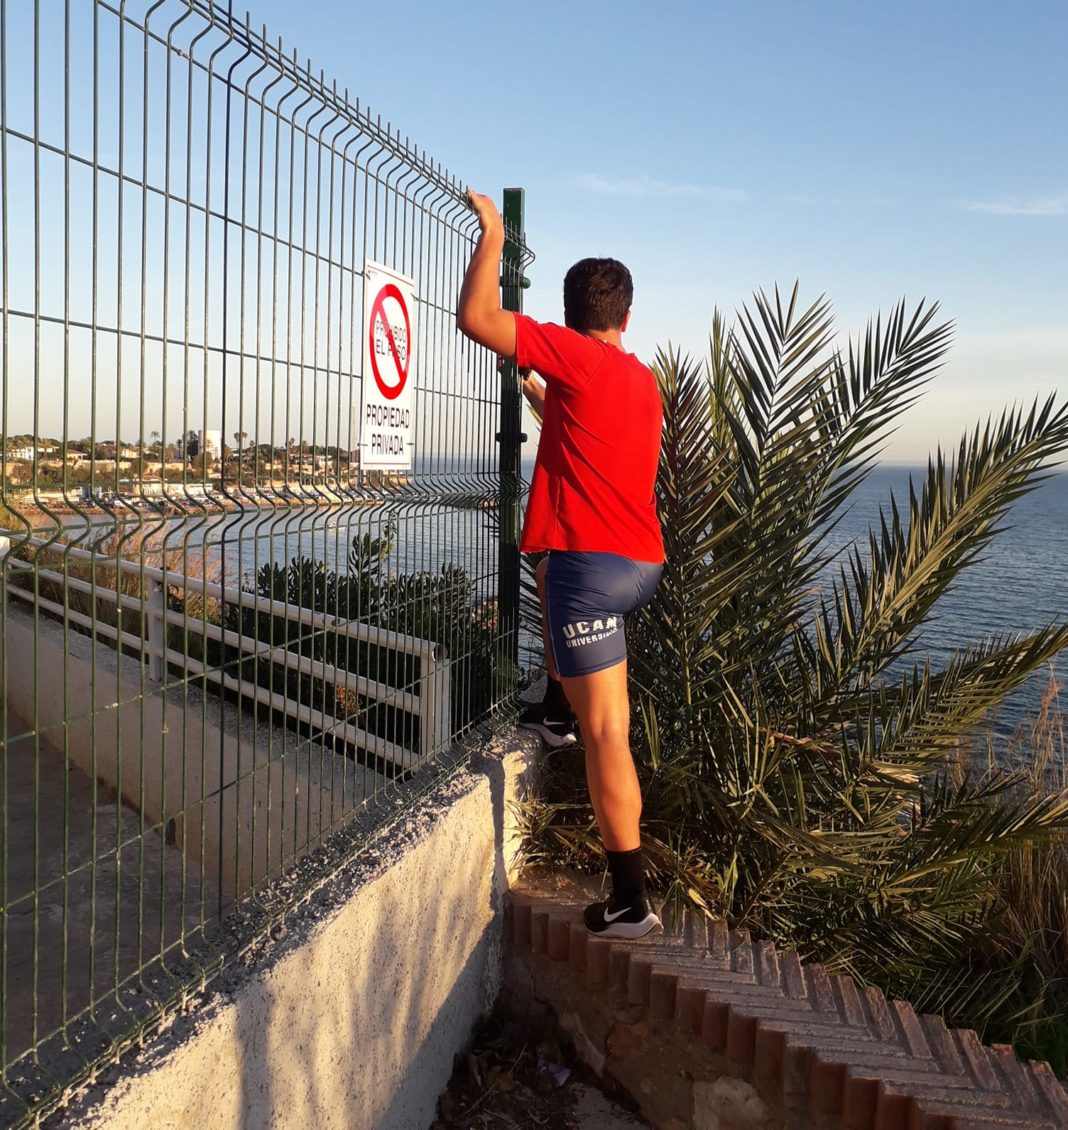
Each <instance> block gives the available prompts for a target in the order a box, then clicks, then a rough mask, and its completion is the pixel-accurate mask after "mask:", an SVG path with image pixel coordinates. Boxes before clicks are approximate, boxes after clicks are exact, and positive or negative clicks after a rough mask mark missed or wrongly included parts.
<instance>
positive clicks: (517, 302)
mask: <svg viewBox="0 0 1068 1130" xmlns="http://www.w3.org/2000/svg"><path fill="white" fill-rule="evenodd" d="M501 214H502V216H503V218H504V230H505V242H504V255H503V256H502V259H501V305H502V306H503V307H504V309H505V310H515V311H522V309H523V286H524V284H525V283H526V279H524V278H523V258H522V256H523V251H522V244H523V243H525V242H526V240H525V235H524V230H523V190H522V189H521V188H506V189H505V190H504V206H503V208H502V210H501ZM522 413H523V397H522V393H521V392H520V388H519V370H518V368H517V367H516V363H515V362H514V361H504V362H503V364H502V365H501V428H500V432H499V433H498V436H497V438H498V441H499V442H500V474H501V501H500V509H499V511H498V514H499V517H500V531H499V535H498V537H499V542H498V550H497V611H498V615H499V617H500V621H499V623H500V641H501V658H502V659H503V660H505V661H506V662H505V664H502V668H501V670H500V672H499V676H501V677H503V679H502V681H503V687H502V690H504V691H505V693H511V692H512V691H514V688H515V677H516V674H518V669H519V502H520V493H521V485H522V476H521V469H520V457H521V453H522V444H523V440H524V439H525V438H526V437H525V436H524V435H523V433H522Z"/></svg>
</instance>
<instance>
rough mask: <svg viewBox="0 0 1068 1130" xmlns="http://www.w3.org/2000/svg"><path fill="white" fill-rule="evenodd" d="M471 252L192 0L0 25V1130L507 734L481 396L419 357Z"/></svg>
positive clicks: (453, 349)
mask: <svg viewBox="0 0 1068 1130" xmlns="http://www.w3.org/2000/svg"><path fill="white" fill-rule="evenodd" d="M356 77H358V76H356ZM504 205H505V213H506V219H507V221H508V224H509V245H508V249H507V252H506V256H505V264H504V269H503V270H504V274H503V277H502V285H503V288H504V295H505V300H506V302H507V303H509V304H510V305H511V306H512V307H513V308H518V307H519V302H520V299H521V294H522V286H523V285H525V280H524V278H523V272H524V269H525V267H526V266H527V264H528V263H529V261H530V260H531V258H532V256H531V255H530V253H529V251H528V250H527V248H526V246H525V242H524V239H523V233H522V194H521V193H520V192H519V191H518V190H509V191H508V192H506V198H505V201H504ZM476 234H477V223H476V221H475V220H474V217H473V215H472V214H471V212H470V211H469V209H468V208H467V206H466V204H465V201H464V194H463V191H462V188H461V185H460V184H459V183H458V182H457V181H456V179H455V178H453V177H452V176H450V175H449V174H448V173H447V172H446V171H445V170H443V169H442V167H441V166H440V165H439V164H437V163H436V162H435V161H433V160H431V159H430V158H428V157H427V155H426V154H425V153H424V152H423V151H422V150H420V149H418V148H416V147H415V146H414V145H413V144H412V143H411V142H410V141H409V140H408V139H407V138H403V137H402V136H401V135H400V134H399V133H397V132H396V131H394V130H393V129H392V128H391V127H390V126H389V125H388V124H386V123H384V122H382V121H381V120H380V119H379V118H375V117H372V116H371V115H370V114H369V113H368V112H367V111H366V110H365V109H363V108H361V107H360V105H359V103H358V102H354V101H353V100H352V99H350V97H349V95H348V93H347V91H339V90H338V88H337V86H336V85H335V84H332V83H329V82H327V81H326V79H325V78H324V77H323V75H322V74H321V73H318V74H317V73H315V72H313V71H312V69H311V67H310V65H309V64H307V63H304V62H302V61H301V60H300V59H299V58H298V57H297V56H296V55H295V54H289V53H287V52H286V51H285V50H284V49H283V47H282V45H281V43H276V42H273V41H271V40H269V39H268V37H267V35H266V32H264V31H262V30H257V29H253V27H252V26H251V25H250V23H249V22H248V21H247V19H246V21H245V22H238V21H235V20H234V19H232V18H231V17H230V16H229V15H228V14H227V12H226V11H225V10H224V9H223V8H222V7H220V6H219V5H217V4H213V3H209V2H208V0H159V2H157V3H152V4H148V3H121V4H118V5H113V4H110V3H107V2H105V0H47V2H46V0H36V2H31V0H17V2H16V0H0V272H2V277H0V291H2V293H0V303H2V311H3V340H2V345H0V349H2V369H3V400H2V406H0V410H2V419H0V433H2V440H0V445H2V452H3V487H2V499H3V510H0V526H2V527H4V528H3V529H0V535H2V536H0V555H2V560H3V569H2V590H0V598H2V599H0V680H2V682H0V691H2V693H0V704H2V711H3V730H2V747H0V931H2V932H0V1084H2V1085H0V1124H2V1125H34V1124H39V1123H40V1121H41V1119H42V1118H44V1117H45V1116H46V1115H47V1114H48V1113H49V1112H50V1111H52V1110H54V1109H55V1108H56V1107H57V1105H58V1104H59V1103H61V1102H62V1101H63V1100H64V1097H65V1096H66V1095H68V1094H69V1093H70V1090H71V1088H72V1087H73V1086H75V1085H77V1084H78V1083H80V1082H83V1081H85V1080H86V1079H89V1078H91V1077H92V1076H93V1075H94V1074H95V1073H96V1072H97V1071H98V1070H99V1069H100V1067H101V1066H102V1065H103V1064H106V1063H108V1062H111V1061H112V1060H113V1059H114V1058H115V1057H116V1056H117V1055H118V1054H120V1053H121V1052H122V1050H123V1049H124V1048H125V1047H127V1046H129V1045H130V1043H131V1042H133V1041H134V1040H136V1039H138V1038H139V1037H141V1036H143V1034H144V1032H145V1031H146V1030H147V1029H150V1028H151V1027H152V1026H153V1025H154V1024H156V1023H158V1022H159V1021H160V1019H161V1018H162V1017H164V1016H166V1015H168V1014H169V1013H171V1012H173V1010H175V1009H176V1008H183V1007H186V1006H187V1005H188V1003H189V1001H190V999H191V998H192V997H193V996H194V995H195V994H196V992H198V991H199V990H200V989H202V988H203V986H204V985H205V983H206V982H207V980H208V979H210V978H211V977H212V976H213V975H214V974H215V973H217V972H218V971H219V970H220V969H222V968H225V967H226V965H227V963H229V962H232V961H234V960H235V959H236V958H237V957H239V956H240V955H241V954H243V953H247V952H248V951H249V949H250V947H254V946H255V945H257V944H258V942H259V941H260V940H262V939H263V938H265V937H268V936H269V934H270V931H271V929H272V928H273V926H274V924H275V923H277V921H278V920H279V918H280V917H281V916H282V915H283V914H284V913H286V911H287V910H288V909H290V908H291V907H292V906H293V905H294V904H295V903H296V902H298V901H299V900H301V899H303V898H306V897H308V895H309V892H311V891H312V890H313V889H314V888H315V887H316V886H317V885H319V884H321V883H322V882H323V881H324V880H325V879H326V878H327V877H329V875H330V874H332V873H333V872H335V871H336V870H337V868H338V867H339V866H341V865H343V864H344V863H345V862H346V861H347V860H348V859H350V858H351V857H352V855H353V854H354V853H356V852H358V851H359V850H360V849H361V846H362V845H364V844H365V843H366V842H367V839H368V836H370V835H372V834H379V833H378V831H377V830H379V829H381V828H382V826H383V821H384V820H387V819H388V818H389V817H391V816H395V815H396V814H397V813H398V811H400V810H401V809H402V808H403V805H404V803H405V802H406V801H407V800H408V799H410V798H411V797H413V796H415V795H418V793H419V792H420V790H422V789H424V788H425V787H427V785H428V784H429V783H430V782H432V781H433V780H435V779H440V775H441V774H442V773H447V772H449V771H450V768H451V767H452V766H454V765H456V764H457V763H458V762H459V759H460V758H461V756H462V754H463V751H464V749H465V748H466V746H467V745H469V744H470V742H471V741H473V740H475V738H476V737H477V736H478V735H480V734H482V733H484V732H485V731H486V729H487V727H488V726H490V725H492V722H493V719H495V718H500V717H507V716H508V715H509V711H510V709H511V705H512V703H513V702H514V696H515V687H516V677H517V662H518V649H517V646H518V645H517V641H518V592H519V578H518V570H519V558H518V549H517V544H516V542H517V538H516V532H517V526H518V504H519V494H520V487H521V479H520V471H519V442H520V435H519V407H520V398H519V386H518V380H517V377H516V374H515V371H514V368H512V367H505V368H504V369H503V371H499V369H498V365H497V361H496V358H494V357H493V356H491V355H489V354H487V353H486V351H484V350H481V349H478V348H476V347H474V346H472V345H471V344H469V343H467V342H466V341H464V340H463V339H462V338H460V336H459V335H458V334H457V333H456V329H455V322H454V316H453V311H454V309H455V303H456V298H457V294H458V289H459V284H460V281H461V278H462V274H463V270H464V267H465V265H466V262H467V259H468V257H469V255H470V251H471V248H472V244H473V240H474V238H475V236H476Z"/></svg>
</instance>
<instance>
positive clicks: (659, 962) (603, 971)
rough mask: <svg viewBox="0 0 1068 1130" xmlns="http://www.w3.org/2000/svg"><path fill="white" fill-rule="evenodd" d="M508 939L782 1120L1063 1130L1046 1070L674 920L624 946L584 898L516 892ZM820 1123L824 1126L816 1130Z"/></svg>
mask: <svg viewBox="0 0 1068 1130" xmlns="http://www.w3.org/2000/svg"><path fill="white" fill-rule="evenodd" d="M510 900H511V915H512V938H513V942H514V944H515V945H516V946H517V947H520V948H526V949H529V950H530V951H531V952H532V953H533V954H534V955H537V957H538V959H539V960H546V961H549V962H550V963H551V964H552V965H565V966H566V969H565V975H566V977H567V978H572V977H573V978H575V979H576V982H573V983H577V984H579V985H583V984H584V985H586V986H587V987H588V988H589V989H590V990H591V991H594V992H605V991H607V992H609V993H611V994H613V996H615V998H616V999H617V1000H618V999H623V1000H625V1001H626V1007H627V1008H628V1009H632V1010H637V1011H634V1012H628V1014H627V1015H628V1016H632V1015H642V1014H644V1015H646V1016H647V1017H648V1018H649V1021H652V1022H658V1023H666V1024H669V1025H675V1026H676V1029H677V1031H679V1032H680V1033H688V1034H689V1035H690V1036H691V1037H692V1038H693V1039H694V1040H696V1041H697V1042H698V1043H699V1044H700V1046H701V1047H703V1048H705V1049H707V1053H708V1054H709V1056H711V1057H712V1059H711V1060H710V1062H714V1063H717V1064H718V1065H719V1067H717V1068H716V1070H719V1071H721V1072H722V1073H724V1074H729V1075H735V1076H740V1077H741V1078H744V1079H746V1080H749V1081H750V1083H751V1084H752V1085H755V1086H757V1087H758V1089H759V1091H760V1093H761V1094H766V1095H769V1096H772V1095H773V1096H776V1097H777V1098H778V1100H780V1101H782V1102H784V1103H785V1104H786V1107H787V1108H789V1109H792V1110H801V1109H806V1107H807V1108H808V1109H809V1110H811V1112H812V1114H814V1115H816V1114H818V1115H819V1116H820V1125H821V1126H824V1125H826V1126H827V1127H831V1126H832V1124H833V1126H834V1127H836V1128H838V1127H840V1128H841V1130H1009V1128H1012V1127H1018V1128H1020V1130H1023V1128H1029V1130H1058V1128H1060V1130H1068V1092H1066V1091H1065V1089H1064V1087H1063V1086H1062V1085H1061V1084H1060V1082H1059V1081H1058V1080H1057V1079H1056V1078H1055V1076H1054V1075H1053V1073H1052V1071H1051V1070H1050V1069H1049V1067H1048V1065H1046V1064H1022V1063H1020V1062H1019V1060H1017V1059H1016V1057H1015V1055H1014V1054H1013V1053H1012V1050H1011V1049H1010V1048H1003V1047H993V1048H988V1047H985V1046H984V1045H983V1044H982V1043H981V1042H980V1041H979V1039H978V1037H977V1036H976V1034H975V1033H974V1032H971V1031H968V1030H950V1029H948V1028H947V1027H946V1025H945V1024H944V1023H943V1021H942V1020H941V1018H939V1017H937V1016H927V1015H918V1014H917V1013H916V1012H915V1010H914V1009H913V1008H912V1007H911V1006H909V1005H908V1004H905V1003H903V1002H901V1001H888V1000H886V998H885V997H884V996H883V995H882V994H881V993H880V992H879V991H878V990H877V989H874V988H872V987H871V986H863V985H858V984H857V983H856V982H854V981H853V980H852V978H850V977H848V976H843V975H840V974H829V973H828V972H827V971H826V970H825V969H824V968H823V967H822V966H820V965H818V964H807V963H804V962H802V961H800V960H799V958H798V956H797V954H796V953H793V952H790V951H786V952H783V953H780V952H778V950H777V949H776V947H775V946H773V945H772V944H771V943H769V942H766V941H761V940H753V939H752V938H751V937H750V935H749V933H748V932H747V931H745V930H730V929H728V927H727V924H726V922H724V921H722V920H706V919H704V918H703V917H702V916H699V915H694V914H687V915H684V916H683V918H682V919H681V921H680V922H679V923H678V924H677V925H676V927H675V928H674V929H671V930H667V931H665V932H663V933H661V934H658V935H654V936H652V937H648V938H642V939H638V940H636V941H622V940H620V939H606V938H600V937H596V936H593V935H591V934H589V933H588V931H587V930H586V928H585V926H584V925H583V923H582V910H583V909H584V907H585V906H586V905H588V902H589V898H588V897H586V896H583V895H561V894H559V893H557V892H553V893H551V894H542V893H539V892H534V891H526V892H525V891H518V892H514V893H513V894H512V895H511V896H510ZM828 1119H830V1121H828Z"/></svg>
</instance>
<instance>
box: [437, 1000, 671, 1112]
mask: <svg viewBox="0 0 1068 1130" xmlns="http://www.w3.org/2000/svg"><path fill="white" fill-rule="evenodd" d="M624 1103H626V1099H620V1098H618V1097H609V1096H608V1095H607V1094H606V1093H605V1091H604V1088H603V1086H602V1084H601V1083H600V1081H599V1080H598V1079H597V1077H596V1076H595V1075H594V1074H593V1073H592V1072H591V1071H590V1070H589V1069H588V1068H586V1067H584V1066H583V1065H582V1064H581V1063H579V1062H577V1060H576V1059H575V1056H574V1051H573V1049H572V1048H570V1047H569V1046H568V1045H567V1043H566V1042H563V1041H561V1040H559V1039H557V1038H554V1037H548V1038H545V1037H541V1038H539V1036H538V1035H536V1034H535V1033H533V1032H532V1031H530V1030H529V1029H527V1028H525V1027H523V1026H522V1025H519V1024H517V1023H515V1022H514V1021H511V1020H506V1019H504V1018H503V1017H502V1016H500V1015H499V1014H494V1016H492V1017H491V1018H490V1019H489V1021H488V1022H487V1023H486V1024H485V1025H484V1026H483V1028H482V1029H481V1030H480V1031H479V1032H477V1033H476V1034H475V1041H474V1046H473V1047H472V1048H471V1051H470V1052H469V1053H468V1054H467V1055H464V1056H457V1057H456V1068H455V1070H454V1072H453V1076H452V1080H451V1082H450V1083H449V1089H448V1090H447V1091H446V1092H445V1093H444V1094H443V1095H442V1096H441V1099H440V1100H439V1102H438V1118H437V1120H436V1121H435V1122H434V1124H433V1125H432V1127H431V1130H493V1128H511V1130H516V1128H520V1130H533V1128H534V1127H544V1128H545V1130H642V1128H643V1127H645V1128H647V1127H649V1123H648V1122H646V1121H645V1120H644V1119H643V1118H642V1117H641V1116H640V1115H639V1114H637V1113H635V1111H634V1108H633V1106H626V1105H623V1104H624Z"/></svg>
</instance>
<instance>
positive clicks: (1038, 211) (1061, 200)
mask: <svg viewBox="0 0 1068 1130" xmlns="http://www.w3.org/2000/svg"><path fill="white" fill-rule="evenodd" d="M966 207H967V208H968V209H969V210H970V211H972V212H989V213H992V214H993V215H995V216H1063V215H1064V214H1065V213H1066V212H1068V192H1062V193H1060V194H1059V195H1053V196H1033V197H1031V198H1030V199H1026V200H1025V199H1022V198H1020V199H1016V200H1000V201H999V200H991V201H982V200H976V201H971V202H970V203H968V204H967V205H966Z"/></svg>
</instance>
